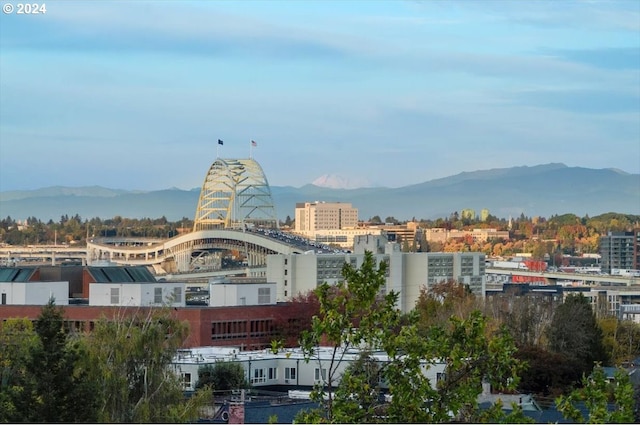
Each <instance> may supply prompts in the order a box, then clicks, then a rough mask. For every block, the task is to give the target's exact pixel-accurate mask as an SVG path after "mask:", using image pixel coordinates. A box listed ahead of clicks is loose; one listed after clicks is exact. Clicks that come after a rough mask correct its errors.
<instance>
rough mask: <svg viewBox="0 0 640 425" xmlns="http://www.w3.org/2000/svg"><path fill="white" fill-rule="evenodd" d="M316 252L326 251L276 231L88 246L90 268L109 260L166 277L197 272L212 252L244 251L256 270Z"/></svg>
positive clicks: (222, 231) (221, 231)
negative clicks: (277, 257)
mask: <svg viewBox="0 0 640 425" xmlns="http://www.w3.org/2000/svg"><path fill="white" fill-rule="evenodd" d="M312 249H313V250H314V251H315V250H322V249H318V247H317V246H314V245H310V244H309V242H308V241H304V240H303V239H302V238H298V237H293V236H289V235H287V236H284V234H283V233H281V232H279V231H276V230H272V231H270V230H265V231H249V230H235V229H215V230H197V231H194V232H191V233H187V234H184V235H179V236H176V237H173V238H171V239H167V240H162V241H148V242H147V243H146V244H145V243H142V244H140V243H138V241H132V240H127V239H125V238H103V239H93V240H91V241H90V242H89V243H88V244H87V264H89V265H92V264H96V263H98V262H100V261H105V260H106V261H110V262H113V263H116V264H126V265H145V266H157V267H159V268H161V269H162V270H163V271H164V272H166V273H187V272H194V270H196V267H197V266H196V265H195V262H194V260H195V259H197V258H198V256H200V255H201V254H202V253H204V252H209V251H222V250H237V251H240V252H242V253H243V254H244V255H245V256H246V258H247V266H248V267H249V268H254V267H264V266H265V265H266V258H267V255H269V254H301V253H304V252H306V251H308V250H312ZM204 272H205V271H204V270H203V273H204ZM160 274H164V273H162V272H160Z"/></svg>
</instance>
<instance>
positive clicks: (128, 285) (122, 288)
mask: <svg viewBox="0 0 640 425" xmlns="http://www.w3.org/2000/svg"><path fill="white" fill-rule="evenodd" d="M184 286H185V285H184V283H169V282H106V283H91V284H90V285H89V305H99V306H163V305H167V306H171V307H184V306H185V305H186V303H185V298H184Z"/></svg>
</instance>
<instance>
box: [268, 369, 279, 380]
mask: <svg viewBox="0 0 640 425" xmlns="http://www.w3.org/2000/svg"><path fill="white" fill-rule="evenodd" d="M277 379H278V369H276V368H275V367H270V368H269V380H270V381H273V380H277Z"/></svg>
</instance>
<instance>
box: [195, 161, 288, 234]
mask: <svg viewBox="0 0 640 425" xmlns="http://www.w3.org/2000/svg"><path fill="white" fill-rule="evenodd" d="M249 224H251V225H259V226H264V227H272V228H277V227H278V216H277V214H276V208H275V206H274V205H273V199H272V197H271V189H270V188H269V183H268V182H267V177H266V176H265V175H264V172H263V171H262V167H260V164H258V163H257V162H256V161H255V160H254V159H216V161H215V162H214V163H213V164H211V167H210V168H209V171H208V172H207V175H206V176H205V179H204V183H202V189H201V190H200V198H199V199H198V207H197V209H196V216H195V219H194V223H193V230H194V231H197V230H210V229H237V228H244V227H245V225H249Z"/></svg>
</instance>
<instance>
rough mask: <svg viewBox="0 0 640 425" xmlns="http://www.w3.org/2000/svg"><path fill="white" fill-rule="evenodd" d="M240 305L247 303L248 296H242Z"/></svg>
mask: <svg viewBox="0 0 640 425" xmlns="http://www.w3.org/2000/svg"><path fill="white" fill-rule="evenodd" d="M240 305H247V297H240Z"/></svg>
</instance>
